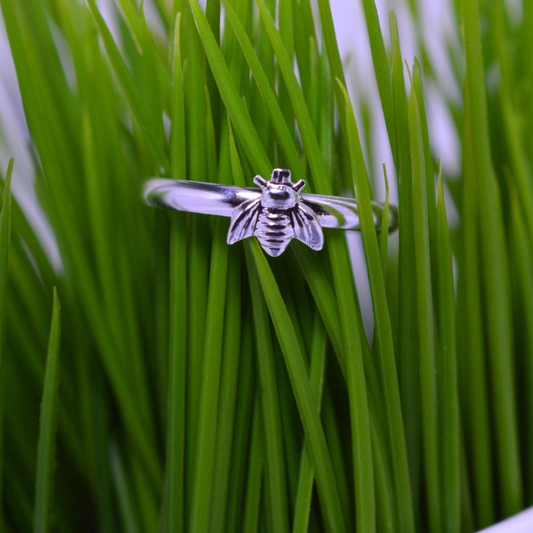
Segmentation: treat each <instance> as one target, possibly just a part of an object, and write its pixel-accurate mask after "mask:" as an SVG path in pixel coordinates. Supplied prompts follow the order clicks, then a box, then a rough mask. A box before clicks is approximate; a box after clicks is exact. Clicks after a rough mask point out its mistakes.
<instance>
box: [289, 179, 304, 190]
mask: <svg viewBox="0 0 533 533" xmlns="http://www.w3.org/2000/svg"><path fill="white" fill-rule="evenodd" d="M304 187H305V180H298V181H297V182H296V183H295V184H294V185H293V186H292V188H293V189H294V190H295V191H296V192H300V191H301V190H302V189H303V188H304Z"/></svg>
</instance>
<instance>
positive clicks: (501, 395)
mask: <svg viewBox="0 0 533 533" xmlns="http://www.w3.org/2000/svg"><path fill="white" fill-rule="evenodd" d="M462 6H463V20H464V32H465V53H466V87H465V92H466V93H467V94H468V99H467V103H468V105H469V111H470V112H469V114H468V115H467V116H468V118H469V120H470V121H471V132H472V141H473V145H472V146H471V147H469V148H470V149H472V150H473V152H474V161H475V165H476V171H477V174H478V176H480V178H479V199H480V202H479V216H480V231H481V244H482V256H483V259H484V260H483V275H484V283H485V291H486V304H487V305H486V316H487V335H488V339H489V360H490V365H491V375H492V380H491V384H492V393H493V403H492V405H493V409H494V415H495V420H496V424H495V425H494V426H493V427H494V428H495V430H496V432H495V441H496V451H497V462H498V476H499V480H500V493H501V496H502V509H503V514H504V516H509V515H512V514H514V513H516V512H517V511H518V510H520V509H521V508H522V506H523V494H522V473H521V466H520V459H519V455H518V428H517V419H516V391H515V384H514V376H513V364H514V362H513V356H512V352H513V349H512V343H513V338H512V329H511V309H510V294H509V265H508V262H507V250H506V246H505V237H504V230H503V219H502V207H501V200H500V193H499V190H498V185H497V182H496V179H495V175H494V168H493V165H492V161H491V154H490V139H489V121H488V117H487V96H486V92H485V72H484V63H483V54H482V48H481V35H480V28H479V7H478V2H477V0H463V3H462Z"/></svg>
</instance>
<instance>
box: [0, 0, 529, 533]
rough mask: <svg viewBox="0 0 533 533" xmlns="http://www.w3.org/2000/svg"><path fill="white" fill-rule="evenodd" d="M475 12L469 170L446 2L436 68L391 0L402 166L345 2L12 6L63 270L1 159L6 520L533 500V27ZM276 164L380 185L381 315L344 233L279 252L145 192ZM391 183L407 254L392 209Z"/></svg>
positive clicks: (377, 266) (368, 518)
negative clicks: (360, 66) (163, 183)
mask: <svg viewBox="0 0 533 533" xmlns="http://www.w3.org/2000/svg"><path fill="white" fill-rule="evenodd" d="M450 4H451V11H452V13H453V15H454V16H455V19H454V23H455V25H456V28H455V29H456V31H457V34H458V35H461V42H460V45H461V46H456V44H457V43H452V42H451V41H450V42H449V47H448V49H447V53H448V56H449V57H448V60H449V61H450V63H451V64H452V65H454V66H455V70H454V74H453V75H454V76H455V78H456V79H455V80H454V82H455V83H457V85H458V86H459V87H462V88H463V92H462V99H461V101H460V103H458V102H457V101H455V100H452V99H451V98H450V97H449V96H448V95H447V94H445V93H444V92H442V94H441V97H442V101H443V102H444V105H445V106H447V109H448V111H449V114H450V116H451V117H452V120H453V125H454V127H455V129H456V130H457V132H458V138H459V144H460V148H461V155H460V157H461V161H460V164H461V165H460V166H461V171H460V173H459V175H458V176H454V175H452V174H451V173H450V172H446V170H444V171H443V170H442V168H441V167H440V166H439V162H438V161H437V160H436V158H435V148H434V147H433V146H432V142H431V139H433V138H434V136H433V135H432V133H433V132H432V131H431V128H434V127H436V125H435V124H434V123H433V121H431V120H430V118H431V117H430V113H429V111H430V108H429V106H428V101H427V99H426V93H425V88H426V87H428V86H429V85H431V86H433V87H435V86H437V87H438V86H439V82H440V78H439V76H440V65H438V64H436V63H435V61H434V60H433V59H432V57H433V56H432V55H431V54H430V50H429V47H428V46H427V42H426V41H425V40H424V37H423V35H424V31H423V30H424V27H423V25H424V19H423V17H421V13H420V9H419V7H418V4H417V3H416V2H409V10H410V12H411V15H412V19H413V24H414V25H415V35H416V39H417V45H418V48H419V52H420V57H419V60H415V61H414V62H413V63H412V64H408V65H407V64H406V63H405V60H404V56H403V55H402V49H401V42H402V40H401V35H402V28H401V27H400V28H399V27H398V24H397V23H396V18H395V16H394V14H393V13H391V15H390V35H384V34H383V29H382V26H381V25H380V21H379V19H378V12H377V10H376V6H375V4H374V2H373V1H372V0H362V8H363V9H362V12H363V13H364V17H365V22H366V26H367V29H368V42H369V46H370V51H371V56H372V65H373V70H374V73H375V80H376V87H377V89H376V90H377V94H376V95H373V97H375V101H376V102H377V103H378V106H379V109H378V111H377V113H378V114H379V115H382V117H383V119H384V124H385V129H386V133H387V137H388V143H389V146H390V153H391V155H392V163H393V167H394V168H385V167H384V173H383V175H381V174H379V175H375V173H374V165H373V162H374V160H375V154H376V153H377V152H376V151H375V150H374V146H373V143H372V140H373V139H374V138H375V136H374V133H375V124H374V119H375V118H376V117H375V116H374V115H373V114H372V113H374V112H373V111H370V109H371V106H370V104H369V101H368V97H367V96H365V95H364V94H362V95H361V96H360V97H358V98H351V97H350V93H349V91H348V90H347V87H348V86H350V85H353V84H350V83H349V82H350V81H352V80H353V72H352V71H351V70H350V67H349V66H346V64H345V63H344V62H343V61H344V59H345V58H343V57H342V56H341V54H340V52H339V47H338V43H337V37H336V34H335V28H334V25H333V18H332V13H331V6H330V4H329V2H328V0H317V2H316V6H315V5H314V3H313V2H310V1H309V0H279V1H278V2H275V1H274V0H239V1H237V0H222V1H221V2H219V1H218V0H207V2H206V4H205V7H202V6H201V5H200V4H199V3H198V1H197V0H176V1H174V2H169V1H165V0H151V1H150V5H148V2H146V5H145V4H143V3H141V5H139V4H138V3H137V2H135V1H134V0H117V1H116V3H111V6H112V7H111V11H112V17H111V19H110V18H109V16H108V15H107V14H106V13H105V12H104V10H103V9H102V6H101V5H100V3H98V2H96V1H95V0H88V1H87V2H84V1H81V0H79V1H78V0H75V1H72V0H26V1H25V2H17V1H16V0H0V6H1V9H2V16H3V20H4V23H5V28H6V32H7V36H8V38H9V44H10V47H11V54H12V58H13V61H14V64H15V68H16V75H17V80H18V84H19V88H20V94H21V98H22V102H23V105H24V112H25V118H26V121H27V125H28V129H29V133H30V144H31V157H32V163H33V166H32V168H33V169H34V175H33V176H25V178H26V179H28V178H32V179H33V180H34V183H35V189H36V192H37V196H38V202H39V205H40V207H41V208H42V210H43V212H44V213H45V216H46V218H47V219H48V221H49V222H50V225H51V228H52V232H53V239H54V240H55V241H56V242H57V245H58V247H59V250H60V258H61V265H60V266H58V265H57V263H55V262H54V261H53V259H52V256H51V254H50V251H49V247H48V246H47V245H46V243H45V241H44V240H43V239H42V237H41V236H42V232H40V231H37V229H38V228H36V227H35V223H34V221H33V220H34V219H33V218H31V217H30V213H29V212H28V209H27V206H28V202H27V201H25V200H24V198H23V197H22V195H21V194H19V193H18V192H16V194H14V195H13V194H12V192H11V181H12V176H13V183H16V180H18V179H21V176H20V175H19V174H18V173H19V172H20V171H19V164H18V162H17V161H15V162H14V163H13V160H12V159H11V160H10V161H9V163H8V159H6V160H0V167H1V171H0V172H1V173H2V178H3V179H2V180H0V185H1V187H0V189H1V191H0V192H1V193H2V201H1V204H0V207H1V214H0V427H1V430H0V450H2V453H0V457H1V460H0V471H1V476H0V495H1V499H2V506H1V507H0V521H1V524H2V526H1V527H0V529H1V530H2V531H6V533H14V532H17V531H32V530H33V531H58V532H65V533H67V532H71V531H80V532H81V531H102V532H105V533H111V532H116V531H125V532H128V533H130V532H139V533H140V532H143V533H144V532H146V533H150V532H156V531H158V532H168V533H171V532H172V533H175V532H177V533H181V532H183V533H184V532H191V533H207V532H208V531H216V532H224V531H228V532H234V531H245V532H250V533H252V532H259V531H263V532H264V531H268V532H270V531H273V532H280V533H283V532H287V533H288V532H289V531H292V532H294V533H303V532H307V531H309V532H313V533H318V532H321V531H326V532H328V533H333V532H349V531H357V532H359V533H373V532H382V531H383V532H388V533H394V532H398V531H401V532H429V533H457V532H459V531H461V532H465V533H470V532H473V531H477V530H479V529H480V528H482V527H485V526H488V525H490V524H492V523H494V522H495V521H497V520H499V519H502V518H504V517H507V516H509V515H512V514H514V513H516V512H518V511H519V510H520V509H522V508H524V507H525V506H528V505H531V504H532V503H533V460H531V457H530V455H531V454H530V453H529V450H530V449H531V447H532V446H533V392H532V390H531V386H530V384H531V382H533V305H532V301H533V282H532V280H531V270H532V268H533V171H532V168H531V165H532V163H533V162H532V161H531V155H530V150H528V146H529V144H530V142H531V134H530V131H529V129H528V127H527V125H528V124H529V117H531V116H532V111H533V106H532V102H533V99H532V97H531V95H532V88H533V63H532V61H531V57H530V54H529V50H531V44H532V42H531V32H530V31H528V28H530V27H531V24H530V21H531V18H532V16H533V10H531V8H530V6H529V4H528V3H525V5H524V12H523V13H522V14H520V16H511V13H510V12H509V11H508V6H507V5H506V4H505V3H504V2H503V0H497V1H495V2H478V0H461V1H460V2H459V1H458V2H450ZM315 8H316V9H315ZM148 9H149V11H148ZM147 13H150V16H147ZM104 15H105V16H104ZM110 20H114V21H115V22H116V23H115V24H111V25H109V24H110ZM154 21H157V22H154ZM222 21H223V24H222ZM481 28H483V31H481ZM296 67H297V68H296ZM494 72H497V74H498V76H494ZM353 89H354V93H357V94H359V93H360V91H359V86H358V84H357V80H355V86H354V87H353ZM360 117H361V118H360ZM9 140H10V139H7V138H6V137H5V135H4V132H0V145H1V146H2V152H1V153H2V155H3V154H4V153H8V151H6V150H5V147H7V146H9V142H8V141H9ZM377 163H379V164H381V163H382V162H381V161H377ZM274 167H286V168H290V169H291V171H292V174H293V179H294V180H295V181H296V180H298V179H305V180H306V182H307V188H306V191H309V192H317V193H321V194H337V195H345V196H350V195H354V196H355V197H357V199H358V202H359V206H360V220H361V237H362V250H363V252H362V253H363V254H364V261H365V264H366V271H367V278H368V285H369V290H370V295H371V300H372V306H371V308H370V307H369V306H366V305H365V306H362V304H361V301H360V298H359V295H358V289H359V288H360V287H359V286H357V285H356V283H355V280H354V275H353V264H352V262H351V261H350V255H349V250H348V247H347V244H346V240H345V234H344V233H343V232H341V231H333V230H325V242H326V245H325V247H324V250H323V251H321V252H312V251H311V250H310V249H308V248H306V247H305V246H304V245H303V244H301V243H298V242H292V243H291V244H290V246H289V248H288V250H287V251H286V253H285V254H284V255H283V256H282V257H280V258H277V259H272V260H271V259H269V258H267V257H266V256H265V254H264V253H263V251H262V249H261V247H260V246H259V244H258V242H257V241H256V240H255V239H249V240H247V241H245V242H244V243H238V244H236V245H234V246H231V247H228V246H227V245H226V232H227V227H228V221H227V220H224V219H215V217H204V216H197V215H192V214H185V213H178V212H163V211H157V210H154V209H150V208H148V207H146V206H145V205H143V203H142V202H141V199H140V191H141V189H142V184H143V182H144V181H145V180H146V179H147V178H148V177H150V176H167V177H173V178H176V179H192V180H198V181H210V182H219V183H226V184H234V185H238V186H251V185H252V178H253V176H254V175H256V174H261V175H262V176H263V177H265V178H267V177H269V175H270V173H271V171H272V169H273V168H274ZM20 168H25V167H24V166H21V167H20ZM445 168H446V167H445ZM387 176H388V177H387ZM389 180H390V182H391V183H390V184H391V191H397V192H398V202H397V203H398V210H399V229H398V237H396V236H392V235H388V234H387V233H384V232H382V233H379V232H377V231H376V228H375V224H374V217H373V213H372V207H371V201H373V200H378V201H385V197H380V196H376V191H380V190H383V189H386V200H387V202H388V200H389ZM15 191H17V188H16V187H15ZM393 203H394V202H393ZM452 211H453V212H456V213H457V214H458V216H457V217H456V218H457V220H456V221H455V222H453V223H452V224H449V222H448V220H453V219H452V217H450V216H449V213H450V212H452ZM384 220H387V215H385V216H384ZM59 299H60V300H61V308H60V306H59ZM51 310H52V312H51ZM369 316H371V318H372V319H373V320H372V321H371V328H370V329H372V330H373V333H372V335H371V336H369V335H367V331H368V327H367V328H366V329H365V323H367V322H368V317H369ZM50 324H51V326H50Z"/></svg>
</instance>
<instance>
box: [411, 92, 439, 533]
mask: <svg viewBox="0 0 533 533" xmlns="http://www.w3.org/2000/svg"><path fill="white" fill-rule="evenodd" d="M421 129H422V128H421V124H420V112H419V107H418V102H417V97H416V93H415V91H414V90H412V91H411V94H410V96H409V135H410V139H411V162H412V163H411V164H412V171H413V177H412V180H413V181H412V193H413V222H414V237H415V265H416V281H417V287H416V289H417V290H416V293H417V301H418V338H419V346H420V348H419V364H420V392H421V404H422V440H423V453H424V470H425V479H426V498H427V505H428V523H429V531H431V532H436V533H438V532H440V531H441V530H442V529H441V528H442V509H441V490H440V489H441V483H440V476H439V457H440V455H439V453H440V450H439V434H438V404H437V381H436V361H435V325H434V316H433V312H434V311H433V295H432V289H431V258H430V249H429V223H428V207H427V192H426V178H425V162H424V148H423V144H422V143H423V141H422V131H421Z"/></svg>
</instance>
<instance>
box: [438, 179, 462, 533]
mask: <svg viewBox="0 0 533 533" xmlns="http://www.w3.org/2000/svg"><path fill="white" fill-rule="evenodd" d="M436 222H437V235H438V260H439V262H438V274H437V276H438V287H439V308H440V309H439V333H440V336H439V342H440V357H441V359H442V363H441V365H440V366H441V376H442V379H441V395H440V397H441V398H442V406H441V411H440V413H439V414H440V415H441V416H442V437H441V441H442V460H441V472H442V492H441V494H442V513H443V516H444V527H443V531H447V532H448V533H453V532H454V531H460V529H461V493H460V491H461V458H460V454H459V438H460V435H459V431H460V421H459V391H458V388H457V385H458V383H457V355H456V336H455V319H456V317H455V287H454V282H453V264H452V249H451V244H450V235H449V230H448V220H447V216H446V204H445V202H444V186H443V183H442V174H441V173H440V179H439V195H438V207H437V221H436Z"/></svg>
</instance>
